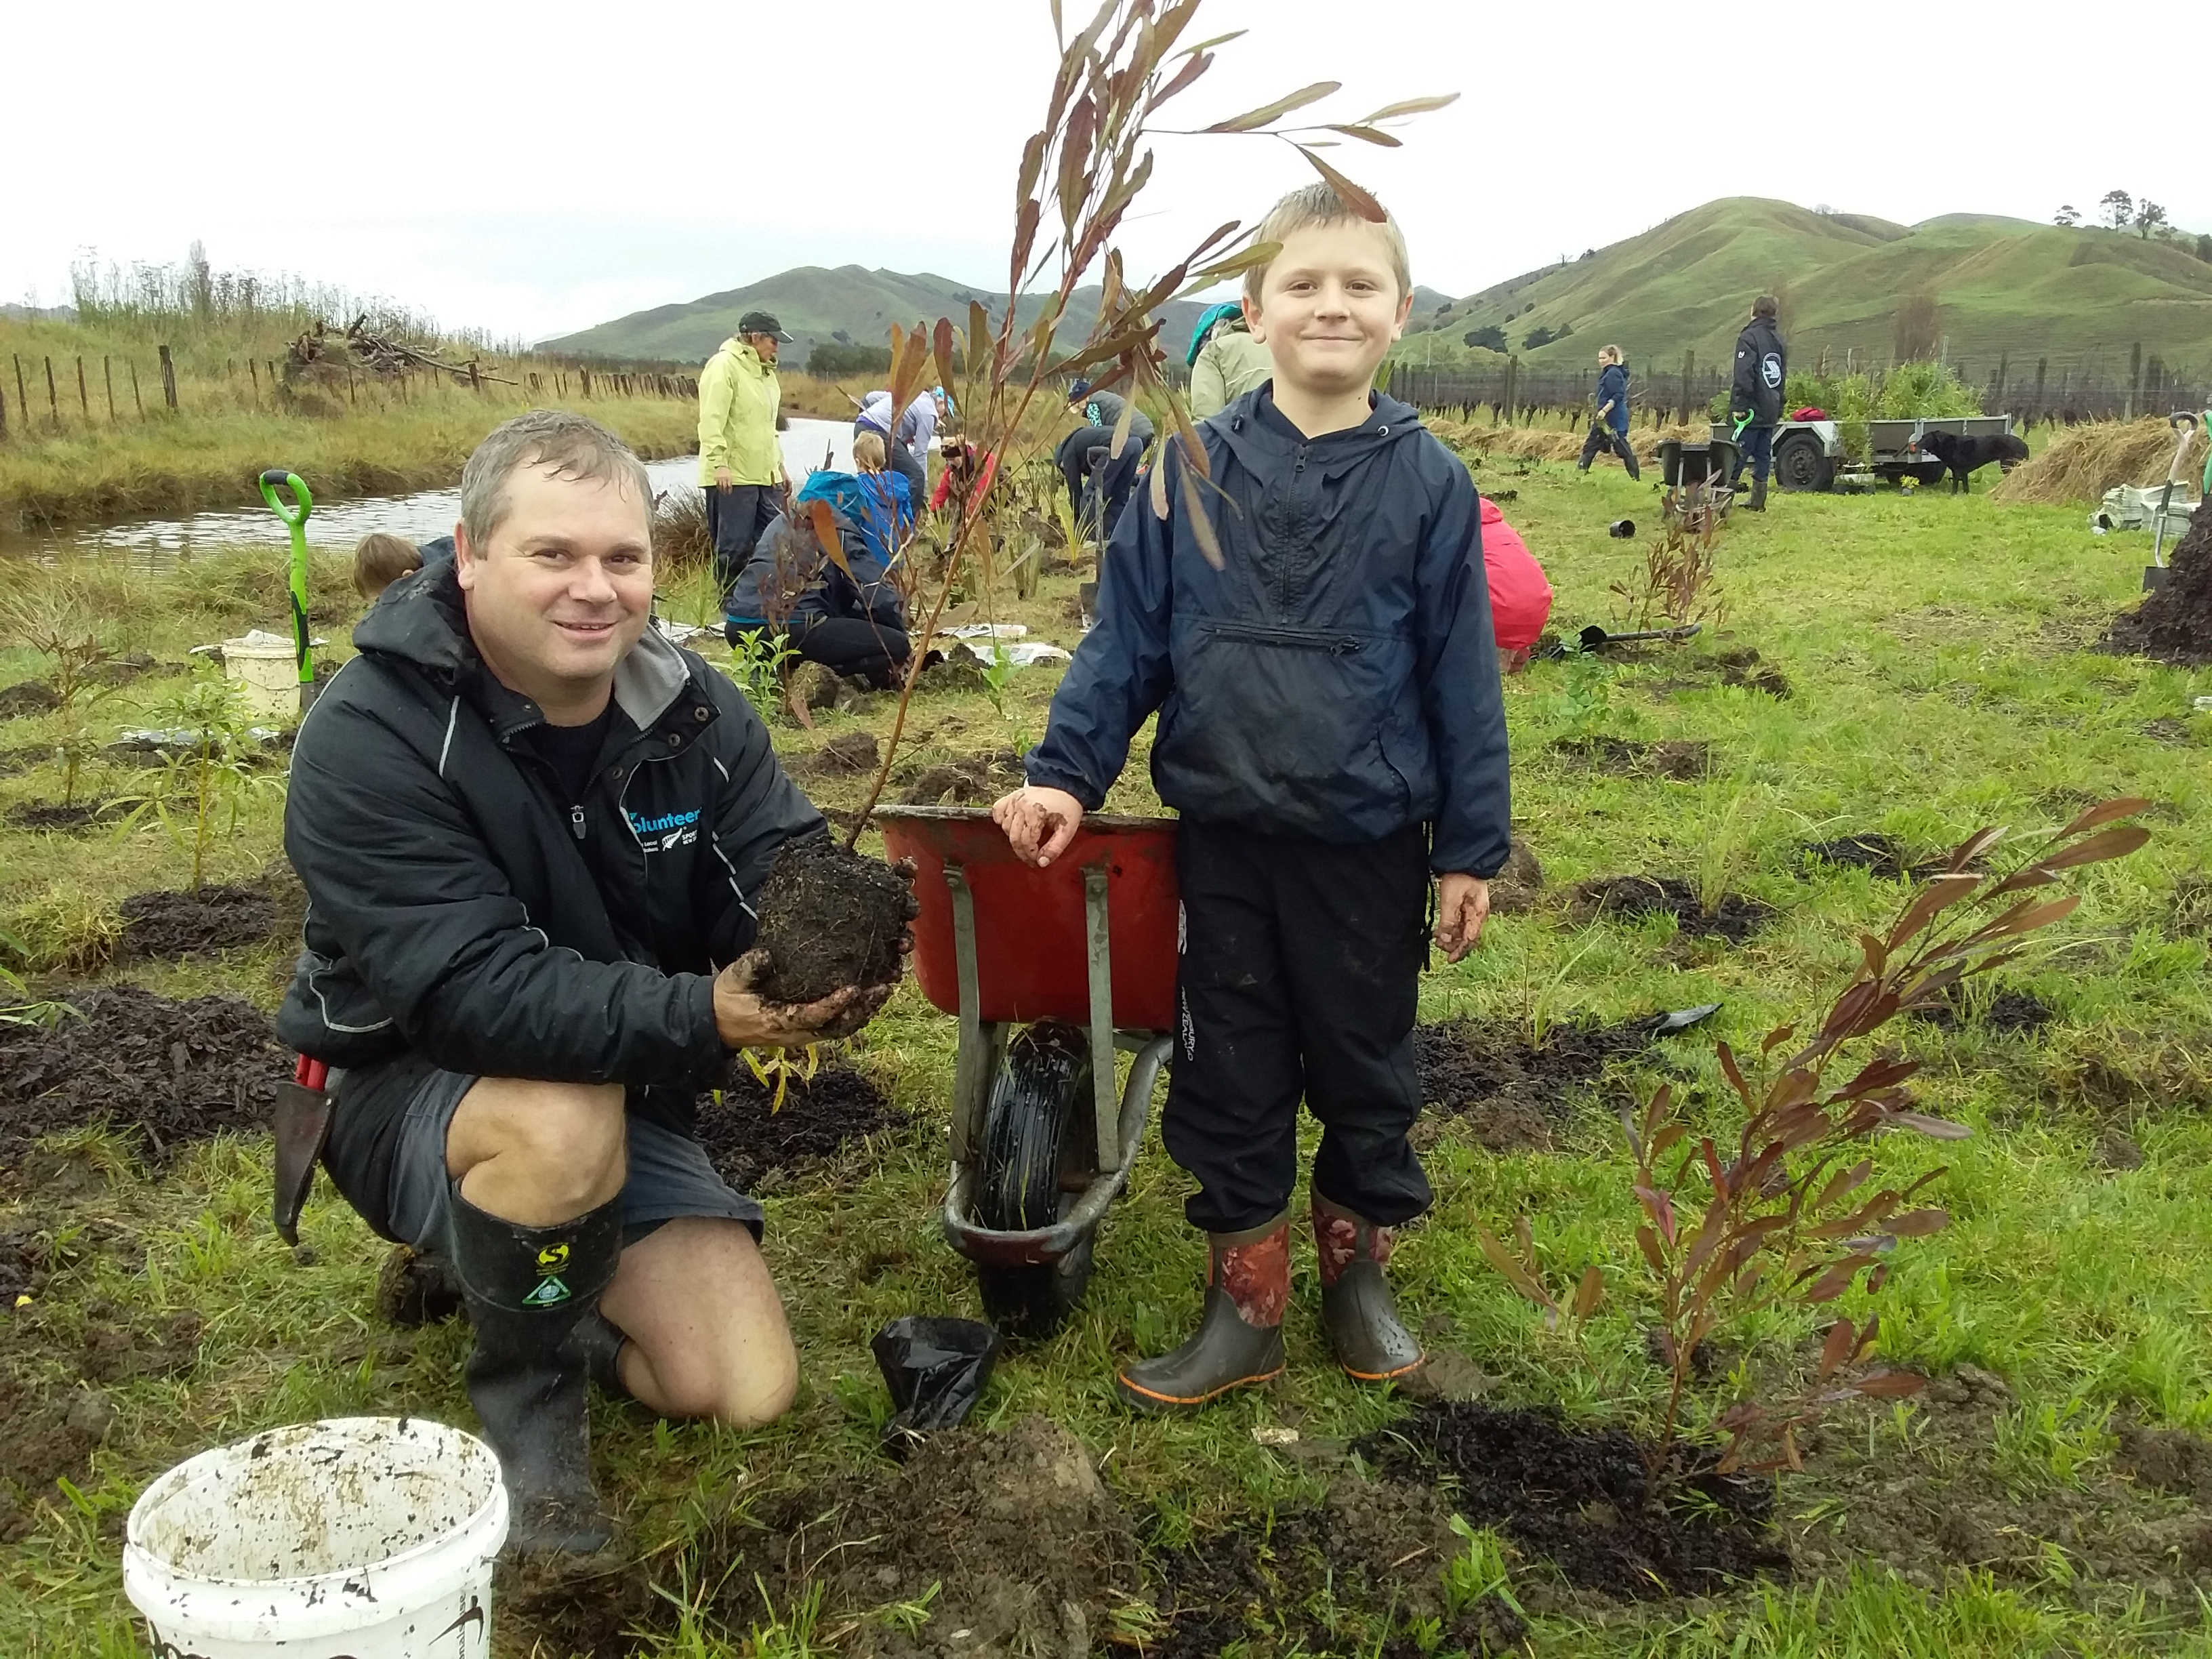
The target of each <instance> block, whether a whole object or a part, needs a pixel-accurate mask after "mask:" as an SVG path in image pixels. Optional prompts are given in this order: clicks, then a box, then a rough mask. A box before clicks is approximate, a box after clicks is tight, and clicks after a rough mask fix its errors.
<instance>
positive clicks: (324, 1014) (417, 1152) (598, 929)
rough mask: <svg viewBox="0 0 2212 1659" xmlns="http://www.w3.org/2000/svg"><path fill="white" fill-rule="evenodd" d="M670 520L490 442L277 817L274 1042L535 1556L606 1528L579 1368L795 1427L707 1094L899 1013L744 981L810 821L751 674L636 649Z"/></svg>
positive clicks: (364, 630) (754, 1218) (520, 450)
mask: <svg viewBox="0 0 2212 1659" xmlns="http://www.w3.org/2000/svg"><path fill="white" fill-rule="evenodd" d="M652 499H653V497H652V492H651V490H650V489H649V487H648V485H647V479H646V474H645V469H644V468H643V467H642V466H641V465H640V464H639V463H638V460H637V458H636V457H635V455H633V454H632V453H630V452H629V449H628V448H626V447H624V446H623V443H622V441H621V440H620V439H618V438H617V437H616V436H615V435H613V434H612V433H611V432H608V431H607V430H605V428H602V427H600V426H599V425H597V424H596V423H595V422H592V421H589V420H586V419H585V418H584V417H583V416H577V415H568V414H562V413H558V412H555V411H550V410H538V411H535V412H533V413H531V414H528V415H524V416H519V417H518V418H516V419H514V420H512V421H509V422H507V424H506V425H504V426H502V427H501V428H499V429H498V430H497V431H495V432H494V433H493V434H492V435H490V436H489V437H488V438H486V439H485V440H484V441H483V444H482V445H481V446H479V447H478V448H477V452H476V453H475V454H474V455H472V456H471V457H470V459H469V463H468V466H467V469H466V471H465V472H464V473H463V474H462V478H461V521H460V523H459V526H457V527H456V529H455V532H454V543H455V557H454V559H453V561H452V562H450V563H447V564H441V565H439V566H435V567H434V568H431V569H430V570H428V571H427V572H425V573H424V574H422V575H421V576H419V577H417V578H416V580H414V581H413V582H412V583H410V585H409V586H408V587H407V588H406V589H405V590H404V592H399V593H397V594H394V595H391V596H387V598H386V601H385V602H384V603H383V604H381V605H379V606H378V607H377V608H376V609H375V610H374V611H372V612H371V613H370V614H369V616H368V617H367V618H366V619H365V620H364V621H363V622H362V624H361V626H360V627H359V628H358V629H356V630H355V635H354V638H355V643H356V645H357V646H358V647H360V650H361V655H360V656H359V657H358V658H356V659H354V660H353V661H351V662H349V663H348V664H347V665H345V667H344V669H343V671H341V672H340V673H339V674H338V675H337V678H335V679H333V680H332V681H331V684H330V685H329V686H328V688H327V689H326V690H325V691H324V692H323V695H322V696H321V698H320V699H319V701H318V702H317V703H316V704H315V707H314V710H313V714H311V715H310V716H309V718H308V719H307V721H306V722H305V723H304V724H303V725H302V726H301V731H300V736H299V740H298V744H297V745H296V747H295V750H294V751H293V757H292V785H291V794H290V799H289V803H288V805H287V806H286V809H285V822H284V845H285V850H286V851H287V852H288V853H289V854H290V856H291V860H292V863H293V866H294V867H295V869H297V870H298V872H299V873H300V878H301V881H302V882H303V883H304V884H306V887H307V900H308V910H307V929H306V935H305V949H304V951H302V953H301V957H300V964H299V969H298V971H297V973H296V975H295V977H294V980H293V982H292V986H291V989H290V991H289V994H288V995H287V996H286V998H285V1001H284V1006H283V1012H282V1013H281V1014H280V1015H279V1017H278V1023H277V1029H278V1031H279V1032H280V1034H281V1035H282V1036H283V1038H284V1040H285V1041H286V1042H288V1043H289V1044H290V1045H291V1046H292V1047H294V1048H297V1049H298V1050H299V1051H300V1052H301V1053H302V1054H308V1055H312V1056H313V1057H315V1058H317V1059H320V1060H325V1061H327V1062H328V1063H329V1064H330V1066H331V1067H332V1068H333V1069H332V1071H331V1090H332V1093H333V1097H334V1098H335V1101H336V1111H335V1117H334V1121H333V1124H332V1127H331V1139H330V1143H329V1146H328V1149H327V1151H326V1152H325V1165H326V1167H328V1169H329V1170H330V1171H331V1176H332V1177H333V1179H334V1180H335V1181H336V1182H337V1185H338V1187H339V1188H340V1190H341V1191H342V1192H343V1193H344V1194H345V1196H346V1198H347V1199H348V1200H349V1201H350V1202H351V1203H352V1205H353V1206H354V1207H355V1208H356V1210H358V1211H359V1212H361V1214H362V1217H363V1218H365V1219H366V1220H367V1221H368V1224H369V1225H370V1226H372V1227H374V1229H375V1230H376V1231H378V1232H379V1233H381V1234H382V1235H384V1236H385V1237H387V1238H391V1239H394V1240H397V1241H399V1242H402V1243H407V1244H409V1245H411V1246H413V1247H414V1248H415V1249H417V1250H418V1251H421V1252H422V1253H424V1254H426V1255H432V1256H435V1257H437V1258H439V1259H441V1261H442V1262H443V1264H444V1265H445V1266H446V1267H447V1268H449V1269H450V1272H451V1273H452V1276H453V1278H454V1279H457V1280H458V1281H459V1286H460V1290H461V1293H462V1296H463V1297H464V1299H465V1302H466V1304H467V1307H468V1310H469V1315H470V1318H471V1322H473V1324H474V1326H475V1328H476V1345H475V1350H474V1352H473V1353H472V1354H471V1358H470V1359H469V1364H468V1386H469V1397H470V1399H471V1401H473V1402H474V1403H475V1406H476V1408H477V1415H478V1416H479V1417H481V1418H482V1419H483V1428H484V1432H485V1435H486V1437H488V1438H489V1441H490V1443H491V1445H492V1448H493V1449H494V1450H495V1451H496V1452H497V1453H498V1454H499V1458H500V1463H501V1468H502V1469H503V1470H504V1471H505V1474H506V1479H507V1490H508V1494H509V1497H510V1499H511V1501H512V1504H513V1510H512V1514H513V1520H512V1522H511V1528H510V1532H509V1538H510V1541H511V1543H512V1545H513V1547H514V1548H515V1549H517V1550H518V1551H520V1552H521V1553H549V1552H589V1551H592V1550H594V1549H597V1548H599V1547H600V1546H602V1545H604V1544H605V1542H606V1541H608V1539H609V1537H610V1536H611V1527H610V1526H609V1523H608V1522H607V1519H606V1516H605V1512H604V1511H603V1510H602V1509H601V1508H600V1505H599V1498H598V1496H597V1494H596V1493H595V1492H593V1490H592V1484H591V1476H590V1471H589V1468H588V1465H587V1461H586V1425H585V1415H584V1395H585V1383H586V1377H587V1376H588V1377H590V1378H591V1379H592V1380H595V1381H597V1382H598V1383H599V1384H600V1385H601V1386H602V1387H603V1388H606V1389H617V1388H618V1389H622V1390H623V1391H625V1392H627V1393H629V1394H630V1395H634V1396H635V1397H636V1398H637V1399H638V1400H640V1401H642V1402H643V1403H644V1404H645V1405H647V1407H651V1408H652V1409H653V1410H654V1411H657V1412H660V1413H665V1414H666V1415H669V1416H680V1417H712V1418H716V1419H720V1420H722V1421H724V1422H727V1423H732V1424H738V1425H750V1424H757V1423H762V1422H765V1421H767V1420H769V1419H772V1418H774V1417H775V1416H776V1415H778V1414H779V1413H781V1412H782V1411H783V1410H784V1409H785V1407H787V1406H788V1405H789V1403H790V1401H791V1398H792V1394H793V1389H794V1387H795V1386H796V1383H797V1376H798V1367H797V1359H796V1357H795V1355H794V1353H793V1348H792V1342H791V1337H790V1334H789V1332H788V1330H787V1328H786V1326H785V1322H784V1316H783V1310H782V1306H781V1304H780V1303H779V1301H778V1300H777V1297H776V1291H775V1285H774V1284H773V1283H771V1282H770V1280H769V1275H768V1271H767V1268H766V1267H764V1266H763V1262H762V1260H761V1255H760V1251H759V1249H758V1245H757V1240H758V1236H759V1232H760V1226H761V1210H760V1206H758V1205H757V1204H756V1203H755V1202H754V1201H753V1200H750V1198H747V1197H744V1196H743V1195H742V1194H738V1193H737V1192H736V1191H734V1190H732V1188H730V1187H729V1186H728V1185H727V1183H726V1182H724V1181H723V1180H722V1179H721V1177H720V1176H719V1175H717V1174H716V1173H715V1171H714V1167H713V1165H712V1164H710V1163H709V1162H708V1158H707V1155H706V1153H705V1152H704V1151H703V1149H702V1147H701V1146H700V1145H699V1143H698V1142H697V1140H696V1139H694V1138H693V1136H692V1134H691V1133H690V1130H691V1127H692V1102H693V1097H694V1095H695V1093H696V1091H698V1090H700V1089H702V1088H706V1087H709V1086H712V1085H714V1084H715V1083H716V1082H717V1081H719V1079H720V1078H721V1076H722V1075H723V1073H724V1072H725V1070H726V1066H727V1064H728V1061H729V1058H730V1054H731V1051H732V1050H733V1049H736V1048H776V1047H785V1048H788V1047H795V1046H799V1045H803V1044H805V1043H808V1042H814V1041H817V1040H818V1039H821V1038H824V1037H830V1036H842V1035H844V1034H846V1033H848V1032H849V1031H851V1030H854V1029H856V1028H857V1027H859V1026H860V1024H864V1023H865V1022H866V1020H867V1019H868V1018H870V1016H872V1014H873V1013H874V1012H875V1011H876V1010H877V1009H878V1007H880V1006H882V1004H883V1001H884V998H885V997H887V996H888V995H889V994H890V987H888V986H878V987H855V988H851V989H848V990H843V991H840V992H837V993H836V994H833V995H831V996H829V997H827V998H825V999H823V1000H822V1001H820V1002H817V1003H813V1004H811V1005H809V1006H805V1007H798V1008H794V1007H787V1006H776V1005H773V1004H768V1003H764V1002H763V1000H761V999H760V998H759V997H758V996H757V995H756V994H754V992H753V990H752V988H751V987H752V984H753V982H754V979H755V976H756V975H757V972H758V969H759V967H760V963H759V962H758V961H757V959H756V958H754V957H749V956H747V955H746V951H747V950H748V947H749V946H750V945H751V943H752V939H753V933H754V926H755V918H754V915H753V912H752V909H751V907H750V904H749V902H748V899H747V895H748V894H750V893H751V892H752V891H754V890H756V889H757V887H758V886H759V885H760V884H761V882H762V880H763V878H764V877H765V875H766V874H767V872H768V868H769V864H770V862H771V861H772V860H773V859H774V857H775V853H776V851H777V849H778V848H780V847H781V845H782V844H783V843H784V842H787V841H789V840H791V839H792V838H793V837H795V836H806V835H812V834H817V833H820V832H821V830H822V829H823V824H822V819H821V817H820V815H819V814H818V813H817V812H816V811H815V810H814V808H813V807H812V806H811V805H809V804H808V803H807V802H806V800H805V798H804V797H803V796H801V795H800V794H799V791H798V790H797V788H795V787H793V784H792V782H791V781H790V780H789V779H788V778H787V776H786V775H784V773H783V771H782V769H781V767H779V766H778V765H777V763H776V759H775V753H774V751H773V750H771V749H770V747H769V738H768V732H767V731H766V730H765V729H764V728H763V726H762V725H761V723H760V721H759V720H758V719H757V718H756V716H755V715H754V714H753V713H752V711H751V710H750V708H749V707H748V706H747V704H746V703H745V701H744V698H743V697H742V696H739V695H738V691H737V690H736V688H735V687H734V686H733V685H732V684H731V683H730V681H729V680H728V679H727V678H725V677H724V676H722V675H720V674H718V673H716V672H714V671H713V670H712V669H710V668H708V666H707V665H705V664H704V663H703V662H702V661H701V660H700V659H698V658H697V657H696V656H693V655H691V654H690V653H688V652H684V651H680V650H678V649H677V648H676V647H673V646H671V645H670V644H668V643H667V642H666V641H664V640H663V639H662V638H661V637H660V635H659V634H658V633H657V632H655V631H653V630H652V629H650V628H649V627H648V626H647V620H648V617H649V614H650V611H651V608H652V601H653V552H652V538H651V523H650V520H651V511H652V507H651V503H652ZM718 964H724V965H721V966H720V968H719V971H717V965H718ZM340 1068H343V1069H340Z"/></svg>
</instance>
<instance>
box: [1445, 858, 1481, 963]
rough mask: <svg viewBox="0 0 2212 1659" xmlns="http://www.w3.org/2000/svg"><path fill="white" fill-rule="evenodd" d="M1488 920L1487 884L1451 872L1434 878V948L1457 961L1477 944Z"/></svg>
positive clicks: (1477, 878)
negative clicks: (1435, 907) (1435, 915)
mask: <svg viewBox="0 0 2212 1659" xmlns="http://www.w3.org/2000/svg"><path fill="white" fill-rule="evenodd" d="M1489 917H1490V884H1489V883H1488V882H1486V881H1484V880H1482V879H1481V878H1480V877H1477V876H1465V875H1461V874H1459V873H1457V872H1451V873H1449V874H1446V875H1443V876H1440V877H1438V878H1437V949H1438V950H1439V951H1443V953H1444V960H1445V961H1447V962H1457V961H1458V960H1459V959H1460V958H1461V957H1463V956H1465V955H1466V954H1467V953H1468V951H1472V950H1473V949H1474V947H1475V946H1476V945H1478V944H1480V942H1481V939H1482V925H1483V923H1484V922H1485V921H1488V920H1489Z"/></svg>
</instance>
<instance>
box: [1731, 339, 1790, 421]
mask: <svg viewBox="0 0 2212 1659" xmlns="http://www.w3.org/2000/svg"><path fill="white" fill-rule="evenodd" d="M1789 379H1790V357H1789V354H1788V352H1787V351H1786V350H1785V349H1784V347H1783V344H1782V336H1781V335H1780V334H1779V333H1778V332H1777V331H1776V330H1775V327H1774V319H1772V318H1771V317H1754V318H1753V319H1751V320H1750V321H1749V322H1748V323H1746V324H1745V325H1744V328H1743V332H1742V333H1741V334H1739V335H1737V336H1736V337H1735V380H1733V381H1731V382H1730V383H1729V408H1730V409H1732V410H1735V412H1736V413H1737V414H1739V415H1741V413H1742V412H1743V411H1744V410H1750V411H1751V420H1752V424H1753V425H1754V426H1772V425H1773V424H1774V423H1775V422H1777V421H1778V420H1780V419H1781V418H1782V392H1783V388H1784V386H1785V385H1786V384H1787V382H1788V381H1789Z"/></svg>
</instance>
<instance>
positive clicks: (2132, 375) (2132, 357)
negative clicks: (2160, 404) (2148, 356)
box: [2126, 340, 2142, 421]
mask: <svg viewBox="0 0 2212 1659" xmlns="http://www.w3.org/2000/svg"><path fill="white" fill-rule="evenodd" d="M2141 389H2142V341H2141V340H2137V341H2136V343H2135V349H2133V350H2131V351H2130V352H2129V353H2128V412H2127V416H2126V418H2127V419H2129V420H2130V421H2132V420H2133V419H2135V417H2136V392H2138V391H2140V390H2141Z"/></svg>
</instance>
